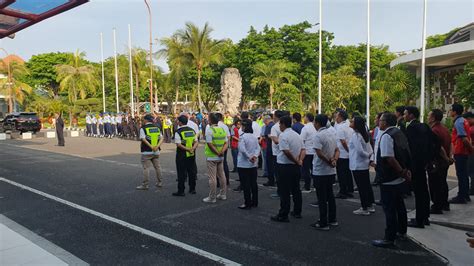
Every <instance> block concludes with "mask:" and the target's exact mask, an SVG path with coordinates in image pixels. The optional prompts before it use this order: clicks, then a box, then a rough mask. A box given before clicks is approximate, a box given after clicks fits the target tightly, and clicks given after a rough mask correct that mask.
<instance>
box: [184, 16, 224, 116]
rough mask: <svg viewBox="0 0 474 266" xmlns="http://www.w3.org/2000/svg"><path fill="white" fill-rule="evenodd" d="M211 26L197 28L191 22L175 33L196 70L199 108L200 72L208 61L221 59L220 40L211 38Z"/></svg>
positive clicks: (200, 100) (219, 60) (200, 101)
mask: <svg viewBox="0 0 474 266" xmlns="http://www.w3.org/2000/svg"><path fill="white" fill-rule="evenodd" d="M211 32H212V28H211V27H210V26H209V24H208V23H206V24H205V25H204V28H202V30H201V29H199V27H197V26H196V25H194V24H193V23H191V22H187V23H186V28H185V29H183V30H179V31H178V32H177V33H176V34H177V36H178V37H179V38H180V39H181V40H183V42H184V44H185V52H186V54H188V55H189V56H190V57H191V61H192V62H193V64H194V66H195V67H196V70H197V72H198V81H197V94H198V101H199V110H200V111H202V110H201V108H202V105H203V104H202V98H201V74H202V70H203V68H204V67H206V66H208V65H209V64H210V63H213V62H216V63H220V62H221V61H222V54H221V52H220V50H221V49H220V47H221V44H222V42H223V41H222V40H213V39H211Z"/></svg>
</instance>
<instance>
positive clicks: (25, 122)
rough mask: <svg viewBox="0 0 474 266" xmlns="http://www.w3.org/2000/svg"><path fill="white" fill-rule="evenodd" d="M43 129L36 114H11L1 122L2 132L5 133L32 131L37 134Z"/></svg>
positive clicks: (0, 130) (0, 129)
mask: <svg viewBox="0 0 474 266" xmlns="http://www.w3.org/2000/svg"><path fill="white" fill-rule="evenodd" d="M40 129H41V121H40V119H39V118H38V116H37V115H36V113H26V112H21V113H11V114H8V115H6V116H5V117H4V118H3V119H2V120H0V132H5V131H8V130H10V131H20V132H21V133H23V132H28V131H31V132H33V133H36V132H38V131H40Z"/></svg>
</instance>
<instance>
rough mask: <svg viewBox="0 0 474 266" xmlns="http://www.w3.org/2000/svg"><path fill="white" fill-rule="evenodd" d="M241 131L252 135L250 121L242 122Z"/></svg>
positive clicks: (244, 120)
mask: <svg viewBox="0 0 474 266" xmlns="http://www.w3.org/2000/svg"><path fill="white" fill-rule="evenodd" d="M242 131H243V132H244V133H250V134H253V129H252V120H250V119H248V118H246V119H243V120H242Z"/></svg>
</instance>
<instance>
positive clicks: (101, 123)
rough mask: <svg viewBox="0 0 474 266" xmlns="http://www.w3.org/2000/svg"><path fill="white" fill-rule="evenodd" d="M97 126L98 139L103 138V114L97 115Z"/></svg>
mask: <svg viewBox="0 0 474 266" xmlns="http://www.w3.org/2000/svg"><path fill="white" fill-rule="evenodd" d="M97 125H98V126H99V137H100V138H103V137H104V135H105V133H104V114H103V113H100V114H99V119H97Z"/></svg>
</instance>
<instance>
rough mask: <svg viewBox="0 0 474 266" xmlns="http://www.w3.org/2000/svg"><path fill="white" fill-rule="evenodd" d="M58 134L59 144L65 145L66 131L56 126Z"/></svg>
mask: <svg viewBox="0 0 474 266" xmlns="http://www.w3.org/2000/svg"><path fill="white" fill-rule="evenodd" d="M56 135H57V136H58V146H64V132H63V129H62V128H60V129H58V128H56Z"/></svg>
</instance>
